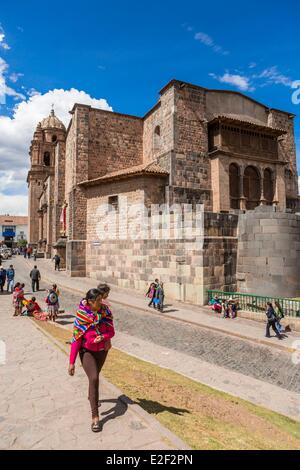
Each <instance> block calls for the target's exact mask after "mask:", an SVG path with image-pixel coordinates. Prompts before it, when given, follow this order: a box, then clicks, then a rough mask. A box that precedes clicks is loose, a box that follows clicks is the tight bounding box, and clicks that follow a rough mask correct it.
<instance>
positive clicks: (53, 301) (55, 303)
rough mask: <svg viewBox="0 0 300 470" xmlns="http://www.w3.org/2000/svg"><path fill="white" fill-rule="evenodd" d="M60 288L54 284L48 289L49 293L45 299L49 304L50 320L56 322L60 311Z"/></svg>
mask: <svg viewBox="0 0 300 470" xmlns="http://www.w3.org/2000/svg"><path fill="white" fill-rule="evenodd" d="M58 297H59V290H58V288H57V285H56V284H53V286H52V288H51V289H49V290H48V295H47V297H46V299H45V302H46V304H47V311H48V317H49V320H52V321H53V322H55V320H56V318H57V317H58V312H59V299H58Z"/></svg>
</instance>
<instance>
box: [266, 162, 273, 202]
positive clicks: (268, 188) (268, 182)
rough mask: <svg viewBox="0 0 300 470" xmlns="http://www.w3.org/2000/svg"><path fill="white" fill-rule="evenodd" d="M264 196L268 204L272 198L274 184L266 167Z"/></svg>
mask: <svg viewBox="0 0 300 470" xmlns="http://www.w3.org/2000/svg"><path fill="white" fill-rule="evenodd" d="M264 198H265V200H266V202H267V205H269V206H270V205H271V204H272V202H273V199H274V184H273V177H272V171H271V170H270V168H266V169H265V171H264Z"/></svg>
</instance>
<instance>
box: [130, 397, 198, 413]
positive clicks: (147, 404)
mask: <svg viewBox="0 0 300 470" xmlns="http://www.w3.org/2000/svg"><path fill="white" fill-rule="evenodd" d="M135 403H136V404H137V405H139V406H141V407H142V408H143V409H144V410H145V411H147V412H148V413H150V414H158V413H163V412H164V411H168V413H172V414H175V415H179V416H182V415H183V414H184V413H190V411H189V410H186V409H185V408H175V407H173V406H166V405H163V404H162V403H159V402H158V401H152V400H145V399H144V398H138V399H137V400H136V402H135Z"/></svg>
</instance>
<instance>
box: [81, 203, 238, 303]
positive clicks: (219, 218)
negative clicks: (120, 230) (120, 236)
mask: <svg viewBox="0 0 300 470" xmlns="http://www.w3.org/2000/svg"><path fill="white" fill-rule="evenodd" d="M203 221H204V223H203V229H204V232H203V233H204V235H203V236H201V231H199V237H198V236H197V239H196V238H192V239H178V238H172V237H171V238H168V239H151V238H150V239H142V240H130V239H125V240H112V239H110V240H103V241H101V240H99V239H98V240H97V239H95V237H91V239H90V240H88V241H87V246H86V257H87V275H88V276H90V277H91V278H93V279H97V280H101V281H105V282H108V283H113V284H116V285H118V286H121V287H128V288H135V289H136V290H138V291H141V292H144V291H145V290H146V288H147V286H148V284H149V283H150V282H151V281H152V280H153V279H154V278H156V277H159V278H160V279H161V281H163V282H164V286H165V292H166V298H170V299H177V300H180V301H184V302H191V303H194V304H199V305H203V304H205V302H206V290H207V289H208V288H210V289H213V288H218V289H224V290H235V289H236V282H235V270H236V251H237V238H236V229H237V216H235V215H231V214H213V213H209V212H205V213H203ZM93 233H95V232H93Z"/></svg>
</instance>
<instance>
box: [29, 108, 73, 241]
mask: <svg viewBox="0 0 300 470" xmlns="http://www.w3.org/2000/svg"><path fill="white" fill-rule="evenodd" d="M65 139H66V128H65V126H64V124H63V123H62V122H61V121H60V120H59V119H58V118H57V117H56V115H55V113H54V110H53V109H52V110H51V112H50V114H49V116H48V117H46V118H45V119H43V120H42V121H41V122H39V123H38V125H37V127H36V130H35V132H34V134H33V139H32V141H31V145H30V149H29V156H30V170H29V172H28V176H27V183H28V191H29V194H28V223H29V227H28V242H29V243H30V244H31V245H37V243H38V240H39V212H38V211H39V199H40V197H41V195H42V192H43V184H44V181H45V180H46V179H47V178H48V177H49V176H50V175H54V166H55V148H56V145H57V143H58V142H65Z"/></svg>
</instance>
